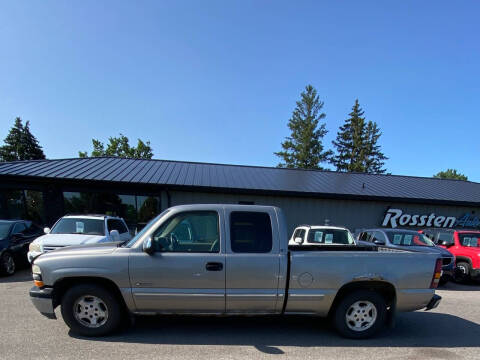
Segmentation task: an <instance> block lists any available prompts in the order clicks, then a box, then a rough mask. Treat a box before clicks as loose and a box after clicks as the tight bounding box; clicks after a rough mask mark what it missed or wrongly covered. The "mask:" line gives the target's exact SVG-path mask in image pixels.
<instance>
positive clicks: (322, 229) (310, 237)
mask: <svg viewBox="0 0 480 360" xmlns="http://www.w3.org/2000/svg"><path fill="white" fill-rule="evenodd" d="M288 245H356V244H355V239H354V238H353V235H352V233H351V232H350V230H348V229H347V228H344V227H337V226H320V225H301V226H298V227H297V228H295V230H294V232H293V234H292V237H291V238H290V240H289V241H288Z"/></svg>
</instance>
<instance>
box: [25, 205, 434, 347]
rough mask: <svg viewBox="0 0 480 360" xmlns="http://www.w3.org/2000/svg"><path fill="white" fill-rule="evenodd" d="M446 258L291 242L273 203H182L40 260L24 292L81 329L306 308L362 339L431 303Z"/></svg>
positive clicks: (102, 330) (101, 330) (91, 332)
mask: <svg viewBox="0 0 480 360" xmlns="http://www.w3.org/2000/svg"><path fill="white" fill-rule="evenodd" d="M441 264H442V263H441V259H439V257H438V254H425V253H416V252H410V251H399V250H393V251H392V250H390V251H388V250H385V251H383V249H382V248H376V247H361V246H355V245H352V246H350V245H347V246H345V245H342V246H335V245H328V246H324V247H322V246H312V247H308V246H290V247H289V246H288V235H287V228H286V223H285V219H284V216H283V213H282V211H281V209H279V208H277V207H272V206H254V205H251V206H250V205H184V206H175V207H172V208H170V209H168V210H166V211H164V212H163V213H161V214H160V215H158V216H157V217H156V218H155V219H153V220H152V221H151V222H150V223H149V224H148V225H147V226H146V227H145V228H144V229H143V230H142V231H141V232H140V233H138V234H137V235H136V236H135V237H134V238H133V239H132V240H130V241H129V242H128V243H125V244H120V243H113V244H96V245H91V246H90V245H86V246H77V247H69V248H65V249H60V250H56V251H52V252H50V253H46V254H43V255H41V256H39V257H38V258H37V259H35V260H34V263H33V266H32V272H33V278H34V282H35V286H34V287H33V288H32V289H31V290H30V297H31V300H32V302H33V304H34V305H35V307H36V308H37V309H38V310H39V311H40V312H41V313H42V314H43V315H45V316H47V317H49V318H55V312H54V309H55V307H56V306H58V305H61V313H62V317H63V319H64V321H65V322H66V323H67V325H68V326H69V327H70V329H71V330H72V331H73V332H76V333H78V334H81V335H86V336H100V335H105V334H107V333H110V332H112V331H113V330H115V329H116V328H117V327H118V326H119V324H120V323H121V320H122V318H125V316H127V315H129V314H130V315H135V314H138V315H141V314H143V315H155V314H214V315H256V314H296V315H298V314H304V315H314V316H319V317H329V318H330V319H331V321H332V322H333V324H334V326H335V328H336V329H337V330H338V332H339V333H340V334H342V335H343V336H346V337H351V338H366V337H369V336H371V335H373V334H374V333H375V332H377V331H378V330H379V329H380V328H382V327H383V326H384V325H385V324H388V323H391V322H392V319H393V317H394V314H395V312H396V311H414V310H418V309H423V308H426V309H427V310H429V309H432V308H434V307H436V306H437V305H438V303H439V302H440V297H439V296H438V295H435V290H434V289H435V288H436V285H437V283H438V279H439V277H440V275H441Z"/></svg>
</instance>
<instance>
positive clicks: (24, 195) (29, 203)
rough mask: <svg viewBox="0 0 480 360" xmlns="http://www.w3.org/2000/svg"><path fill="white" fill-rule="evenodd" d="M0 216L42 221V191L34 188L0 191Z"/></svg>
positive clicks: (38, 222) (40, 222)
mask: <svg viewBox="0 0 480 360" xmlns="http://www.w3.org/2000/svg"><path fill="white" fill-rule="evenodd" d="M0 205H1V206H0V217H2V218H4V219H23V220H32V221H33V222H35V223H37V224H43V223H44V218H45V217H44V212H43V193H42V192H41V191H34V190H3V191H0Z"/></svg>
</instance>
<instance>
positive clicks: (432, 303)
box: [425, 294, 442, 311]
mask: <svg viewBox="0 0 480 360" xmlns="http://www.w3.org/2000/svg"><path fill="white" fill-rule="evenodd" d="M441 300H442V297H441V296H439V295H437V294H435V295H433V297H432V299H431V300H430V302H429V303H428V304H427V306H426V308H425V311H428V310H432V309H435V308H436V307H437V306H438V304H440V301H441Z"/></svg>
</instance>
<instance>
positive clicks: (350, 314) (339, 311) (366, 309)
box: [333, 290, 387, 339]
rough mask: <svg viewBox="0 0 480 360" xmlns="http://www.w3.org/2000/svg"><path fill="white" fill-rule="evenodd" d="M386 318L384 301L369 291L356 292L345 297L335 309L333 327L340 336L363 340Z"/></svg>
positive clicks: (381, 325) (378, 295)
mask: <svg viewBox="0 0 480 360" xmlns="http://www.w3.org/2000/svg"><path fill="white" fill-rule="evenodd" d="M386 317H387V306H386V303H385V299H384V298H383V296H381V295H380V294H378V293H376V292H374V291H369V290H358V291H355V292H352V293H350V294H348V295H346V296H345V297H344V298H343V299H342V300H340V302H339V303H338V305H337V307H336V308H335V312H334V316H333V325H334V326H335V329H336V330H337V331H338V332H339V333H340V334H341V335H342V336H345V337H348V338H352V339H365V338H368V337H371V336H372V335H374V334H375V333H376V332H377V331H379V330H380V329H381V328H382V327H383V326H384V325H385V321H386Z"/></svg>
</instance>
